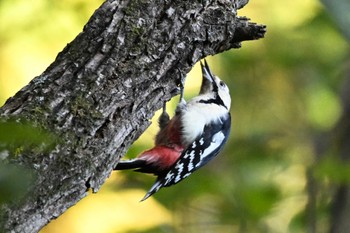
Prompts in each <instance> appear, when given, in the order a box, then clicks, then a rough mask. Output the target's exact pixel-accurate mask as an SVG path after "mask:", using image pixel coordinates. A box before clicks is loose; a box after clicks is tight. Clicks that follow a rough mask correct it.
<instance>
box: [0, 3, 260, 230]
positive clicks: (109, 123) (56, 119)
mask: <svg viewBox="0 0 350 233" xmlns="http://www.w3.org/2000/svg"><path fill="white" fill-rule="evenodd" d="M246 3H247V0H236V1H232V0H231V1H229V0H207V1H164V0H147V1H145V0H107V1H106V2H105V3H104V4H103V5H102V6H101V7H100V8H99V9H98V10H97V11H96V12H95V13H94V15H93V16H92V17H91V19H90V20H89V22H88V23H87V24H86V26H85V27H84V30H83V32H82V33H80V34H79V35H78V36H77V37H76V38H75V39H74V40H73V41H72V42H71V43H70V44H68V45H67V47H66V48H65V49H64V50H63V51H62V52H61V53H59V54H58V56H57V58H56V60H55V61H54V62H53V63H52V64H51V65H50V67H48V69H47V70H46V71H45V72H44V73H43V74H42V75H40V76H38V77H36V78H35V79H33V81H31V82H30V83H29V84H28V85H27V86H26V87H24V88H23V89H22V90H21V91H19V92H18V93H17V94H16V95H15V96H14V97H12V98H10V99H9V100H8V101H7V102H6V104H5V105H4V106H3V107H2V108H1V109H0V115H1V116H2V117H3V118H5V119H8V118H9V117H18V118H21V119H26V120H30V121H32V122H33V123H34V124H35V125H37V126H40V127H44V128H46V129H48V130H50V131H51V132H54V133H55V134H56V135H58V136H59V137H60V140H59V142H58V144H57V145H56V146H55V148H54V149H53V150H52V151H49V152H38V150H26V151H25V152H23V153H21V154H19V155H17V156H12V155H9V156H8V157H7V158H6V162H10V163H15V164H20V165H21V166H26V167H29V168H32V169H34V170H35V173H36V174H37V177H38V178H37V180H36V181H35V184H34V185H33V187H32V188H31V191H30V192H28V195H26V197H25V198H24V199H23V200H21V201H19V202H18V203H14V204H11V205H5V206H2V207H1V213H2V214H1V220H0V232H37V231H38V230H40V229H41V228H42V227H43V226H44V225H46V224H47V223H48V222H49V221H50V220H51V219H53V218H56V217H58V216H59V215H61V214H62V213H63V212H64V211H65V210H66V209H67V208H69V207H70V206H72V205H74V204H75V203H77V202H78V201H79V200H80V199H82V198H83V197H84V196H86V195H87V190H89V189H90V188H91V189H92V190H93V191H94V192H96V191H98V189H99V188H100V187H101V185H102V184H103V182H104V181H105V179H106V178H107V177H108V176H109V175H110V173H111V171H112V169H113V167H114V166H115V165H116V164H117V162H118V161H119V159H120V157H121V156H123V155H124V154H125V152H126V150H127V149H128V148H129V146H130V145H131V144H132V142H133V141H134V140H136V139H137V137H138V136H139V135H140V134H141V133H142V132H143V131H144V130H145V129H146V128H147V127H148V126H149V124H150V121H149V119H150V118H151V117H152V116H153V114H154V112H155V111H156V110H157V109H159V108H160V107H161V106H162V104H163V102H164V101H168V100H169V99H170V98H171V97H172V96H174V95H175V94H176V93H177V83H178V80H179V77H180V72H181V73H183V74H184V75H185V74H186V72H188V71H189V70H190V68H191V67H192V65H193V64H195V63H196V62H197V61H198V60H199V59H201V58H203V57H205V56H207V55H213V54H217V53H220V52H223V51H225V50H228V49H230V48H238V47H240V42H241V41H244V40H254V39H258V38H261V37H263V35H264V33H265V26H263V25H256V24H254V23H250V22H249V21H248V19H247V18H244V17H242V18H241V17H237V15H236V11H237V9H239V8H241V7H243V6H244V5H245V4H246Z"/></svg>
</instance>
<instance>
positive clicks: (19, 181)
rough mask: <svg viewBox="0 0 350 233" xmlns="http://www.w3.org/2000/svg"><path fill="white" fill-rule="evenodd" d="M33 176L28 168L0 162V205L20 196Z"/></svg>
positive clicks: (26, 189)
mask: <svg viewBox="0 0 350 233" xmlns="http://www.w3.org/2000/svg"><path fill="white" fill-rule="evenodd" d="M0 153H1V152H0ZM2 153H3V152H2ZM1 155H3V154H0V156H1ZM34 177H35V176H34V174H33V173H32V171H31V170H29V169H25V168H23V167H17V166H13V165H9V164H3V163H1V162H0V205H1V204H4V203H9V202H14V201H17V200H19V199H20V198H22V197H23V196H24V195H25V193H26V192H27V191H28V189H29V186H30V184H31V182H32V181H33V180H34Z"/></svg>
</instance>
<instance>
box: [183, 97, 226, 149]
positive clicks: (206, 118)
mask: <svg viewBox="0 0 350 233" xmlns="http://www.w3.org/2000/svg"><path fill="white" fill-rule="evenodd" d="M225 114H227V110H226V109H225V108H224V107H222V106H218V105H215V104H204V103H198V102H197V101H196V100H195V99H193V101H190V102H189V103H188V104H187V108H186V109H184V111H183V112H182V125H183V138H184V142H186V143H187V144H190V143H192V142H193V141H194V140H195V139H196V138H197V137H198V136H199V135H201V134H202V132H203V129H204V126H205V125H206V124H209V123H210V122H217V121H219V120H220V117H221V116H223V115H225Z"/></svg>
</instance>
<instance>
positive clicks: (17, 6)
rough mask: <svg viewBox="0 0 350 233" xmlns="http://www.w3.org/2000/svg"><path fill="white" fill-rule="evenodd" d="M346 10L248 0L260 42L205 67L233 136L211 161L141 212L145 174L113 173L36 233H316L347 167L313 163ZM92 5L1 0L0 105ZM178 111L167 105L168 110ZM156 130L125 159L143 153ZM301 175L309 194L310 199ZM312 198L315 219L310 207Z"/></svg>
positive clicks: (332, 89) (325, 223)
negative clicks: (263, 28) (222, 95)
mask: <svg viewBox="0 0 350 233" xmlns="http://www.w3.org/2000/svg"><path fill="white" fill-rule="evenodd" d="M346 1H347V0H341V1H336V2H337V3H339V5H334V4H335V2H334V4H333V7H330V5H329V4H326V6H328V8H327V9H325V8H324V6H323V5H321V3H320V2H318V1H316V0H306V1H305V0H296V1H292V0H287V1H283V2H282V1H279V0H271V1H251V2H250V3H249V4H248V5H247V6H246V7H245V8H243V9H242V10H240V11H239V15H245V16H248V17H250V18H252V21H254V22H258V23H263V24H266V25H267V29H268V32H267V34H266V38H265V39H263V40H259V41H252V42H244V43H243V44H242V48H241V49H239V50H232V51H228V52H225V53H223V54H220V55H218V56H215V58H209V59H208V61H209V64H210V65H211V67H212V69H213V71H214V73H216V74H218V75H219V76H220V77H221V78H223V79H224V80H225V82H226V83H227V84H228V86H229V87H230V90H231V96H232V115H233V126H232V132H231V136H230V139H229V142H228V144H227V145H226V147H225V149H224V151H223V152H222V153H221V155H220V156H219V157H218V158H217V159H216V160H215V161H213V162H212V163H210V164H209V165H208V166H207V167H205V168H203V169H202V170H200V171H198V172H196V173H194V174H193V175H192V176H191V177H190V178H188V179H186V180H184V181H183V182H181V183H179V184H177V185H176V186H173V187H170V188H166V189H163V190H161V191H160V192H159V193H157V194H156V195H155V196H154V198H151V199H150V200H147V201H146V202H144V203H138V200H139V199H141V198H142V196H143V194H144V193H145V191H146V189H148V188H149V187H150V186H151V185H152V183H153V182H154V177H152V176H146V175H142V174H139V173H133V172H115V173H114V174H113V175H112V176H111V178H110V179H109V181H107V183H106V185H105V186H104V187H103V188H102V190H101V191H100V192H99V193H98V194H97V195H89V197H87V198H86V199H84V200H83V201H81V202H79V203H78V204H77V205H76V206H74V207H72V208H71V209H69V210H68V211H67V212H66V213H65V214H64V215H63V216H61V217H59V218H58V220H55V221H53V222H52V223H51V224H49V225H48V226H47V227H46V228H45V229H44V230H42V232H45V233H52V232H66V231H67V232H72V233H75V232H84V233H86V232H88V233H90V232H91V233H92V232H130V233H131V232H139V233H140V232H224V233H225V232H275V233H279V232H281V233H282V232H305V231H307V229H310V225H313V224H315V225H316V227H317V230H318V231H317V232H326V231H327V229H328V228H329V218H330V202H331V198H332V194H333V191H332V190H333V189H332V187H333V186H334V184H338V183H342V184H344V183H345V184H348V183H349V177H350V174H349V165H348V164H345V163H343V162H342V161H341V160H339V158H338V157H337V154H336V152H335V151H333V150H329V151H328V152H327V153H328V154H327V155H325V156H324V157H322V158H321V159H320V158H319V156H318V155H317V154H316V152H315V144H314V142H315V137H318V136H319V135H322V134H325V133H327V132H329V131H330V130H331V129H332V128H333V127H334V126H335V124H336V123H337V121H338V120H339V118H340V116H341V114H342V113H343V109H342V105H341V102H340V97H339V89H340V86H341V84H342V82H343V78H344V76H345V75H346V73H345V72H346V69H347V68H348V67H347V66H349V42H348V41H346V39H345V37H344V34H342V32H344V33H345V32H346V31H348V30H349V27H347V26H345V27H344V25H349V24H350V23H349V20H348V17H349V14H344V13H342V12H349V10H350V9H346V6H347V4H348V3H346ZM101 2H102V0H90V1H85V0H50V1H48V0H46V1H45V0H34V1H30V2H29V1H24V0H2V1H0V102H4V101H5V99H6V98H8V97H9V96H11V95H13V94H14V93H15V92H16V91H18V90H19V89H20V88H21V87H22V86H24V85H25V83H27V82H28V81H29V80H30V79H31V78H33V77H34V76H35V75H38V74H40V73H41V72H42V71H43V70H44V69H45V68H46V67H47V66H48V65H49V64H50V63H51V62H52V61H53V59H54V58H55V56H56V54H57V53H58V52H59V51H61V50H62V49H63V47H64V46H65V44H67V43H68V42H70V41H71V40H72V39H73V38H74V36H76V35H77V34H78V33H79V32H80V31H81V29H82V27H83V25H84V24H85V23H86V22H87V20H88V17H89V16H90V15H91V14H92V13H93V11H94V10H95V9H96V8H97V7H98V5H99V4H101ZM322 2H325V3H327V2H330V1H328V0H323V1H322ZM339 6H343V7H339ZM329 12H330V13H331V14H329ZM48 19H49V20H48ZM344 22H346V23H345V24H344ZM200 75H201V74H200V70H199V67H198V65H197V66H195V67H194V69H193V70H192V71H191V73H190V74H189V77H188V79H187V83H186V90H185V91H186V93H185V94H186V98H190V97H191V96H194V95H195V94H196V93H197V92H198V88H199V85H200V83H199V81H198V80H200ZM176 102H177V98H174V100H173V101H172V102H171V103H169V108H168V109H170V110H169V111H171V109H172V110H173V109H174V106H175V105H176ZM157 115H158V114H157ZM157 115H156V117H157ZM155 122H156V118H155V119H154V124H153V125H152V126H151V127H150V129H149V130H148V131H146V132H145V133H144V134H143V135H142V136H141V138H140V139H139V140H138V141H137V142H136V143H135V144H134V146H133V147H132V148H131V149H130V150H129V152H128V156H129V157H134V156H136V154H138V153H140V152H141V151H142V150H144V149H146V148H149V147H150V146H152V139H153V137H154V135H155V134H156V132H157V126H156V124H155ZM0 132H1V131H0ZM310 169H311V171H312V172H311V174H312V177H313V179H314V181H315V182H316V183H317V186H318V193H316V194H315V193H310V192H309V191H308V187H309V185H310V180H309V179H310V177H309V176H308V175H307V171H309V170H310ZM1 172H6V171H2V170H1ZM0 175H1V173H0ZM140 188H143V189H144V190H140ZM310 195H313V196H314V197H312V198H314V199H316V203H315V210H312V209H310V208H309V202H310V198H311V196H310ZM310 215H312V216H313V218H310ZM146 217H147V218H146ZM312 219H316V223H314V222H312V221H314V220H312Z"/></svg>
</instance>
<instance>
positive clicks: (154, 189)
mask: <svg viewBox="0 0 350 233" xmlns="http://www.w3.org/2000/svg"><path fill="white" fill-rule="evenodd" d="M161 187H163V182H162V180H160V179H157V181H156V182H155V183H154V184H153V185H152V187H151V189H150V190H149V191H148V192H147V193H146V195H145V196H144V197H143V198H142V199H141V201H144V200H146V199H147V198H149V197H150V196H152V195H153V194H154V193H156V192H158V190H159V189H160V188H161ZM141 201H140V202H141Z"/></svg>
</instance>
